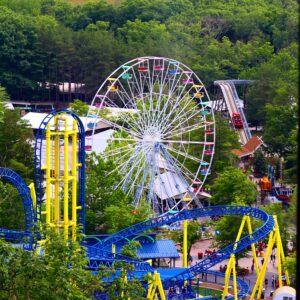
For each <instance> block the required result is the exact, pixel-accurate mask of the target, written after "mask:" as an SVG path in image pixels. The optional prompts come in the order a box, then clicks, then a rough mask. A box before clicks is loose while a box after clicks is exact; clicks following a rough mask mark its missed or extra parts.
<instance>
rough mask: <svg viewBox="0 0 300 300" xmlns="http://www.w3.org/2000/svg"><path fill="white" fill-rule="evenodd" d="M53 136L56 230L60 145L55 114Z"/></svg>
mask: <svg viewBox="0 0 300 300" xmlns="http://www.w3.org/2000/svg"><path fill="white" fill-rule="evenodd" d="M54 126H55V133H56V134H55V136H54V153H55V154H54V224H55V226H56V229H57V230H58V225H59V221H60V211H59V210H60V208H59V207H60V203H59V178H60V164H59V162H60V151H59V150H60V149H59V147H60V145H59V128H58V126H59V124H58V118H57V116H54Z"/></svg>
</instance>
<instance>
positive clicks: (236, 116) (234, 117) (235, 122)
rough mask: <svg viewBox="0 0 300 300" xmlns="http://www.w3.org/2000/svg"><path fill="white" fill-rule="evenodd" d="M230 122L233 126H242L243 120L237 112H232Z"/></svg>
mask: <svg viewBox="0 0 300 300" xmlns="http://www.w3.org/2000/svg"><path fill="white" fill-rule="evenodd" d="M231 120H232V124H233V126H234V127H235V128H243V122H242V120H241V115H240V114H239V113H232V118H231Z"/></svg>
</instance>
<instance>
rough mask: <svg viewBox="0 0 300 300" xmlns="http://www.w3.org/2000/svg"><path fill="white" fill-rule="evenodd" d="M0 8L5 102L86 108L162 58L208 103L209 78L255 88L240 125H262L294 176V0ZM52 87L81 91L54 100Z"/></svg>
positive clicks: (10, 2) (3, 2) (3, 3)
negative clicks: (115, 77)
mask: <svg viewBox="0 0 300 300" xmlns="http://www.w3.org/2000/svg"><path fill="white" fill-rule="evenodd" d="M77 3H81V5H78V4H77ZM0 8H1V9H0V41H1V42H0V85H1V86H2V87H4V88H5V89H6V91H7V93H8V95H9V97H10V99H11V100H19V101H20V100H21V101H35V102H38V101H47V102H53V103H55V106H56V107H57V108H59V107H66V106H67V105H68V103H69V102H71V101H73V100H74V99H75V98H76V99H81V100H83V101H85V102H87V103H89V102H90V101H91V100H92V98H93V96H94V94H95V92H96V90H97V89H98V87H99V86H100V84H101V83H102V82H103V80H104V79H105V78H106V77H107V76H108V75H109V74H110V73H111V72H112V71H113V70H114V69H115V68H117V67H118V66H119V65H121V64H124V63H125V62H126V61H128V60H130V59H133V58H136V57H139V56H147V55H148V56H164V57H170V58H174V59H176V60H178V61H181V62H183V63H184V64H186V65H188V66H189V67H190V68H191V69H192V70H193V71H194V72H195V73H196V74H197V75H198V76H199V78H200V79H201V80H202V81H203V83H204V84H205V86H206V88H207V89H208V91H209V93H210V96H211V98H212V97H213V93H214V84H213V82H214V81H215V80H222V79H251V80H254V83H253V84H251V85H250V86H248V87H247V93H246V96H247V111H246V115H247V120H248V122H249V123H250V124H251V125H253V126H257V125H262V126H263V128H264V131H263V140H264V142H265V143H266V144H267V145H268V151H269V152H270V153H277V154H279V155H280V156H284V157H289V159H290V162H288V168H289V169H292V170H293V165H294V163H295V162H296V156H295V154H296V144H297V131H296V126H297V111H298V82H299V81H298V80H299V76H298V60H297V58H298V57H299V56H298V44H299V41H298V25H299V24H298V3H297V1H296V0H264V1H263V0H256V1H253V0H252V1H250V0H227V1H217V0H210V1H206V0H203V1H196V0H151V1H150V0H124V1H110V2H106V1H104V0H101V1H62V0H27V1H23V0H0ZM61 83H67V84H71V83H79V84H84V89H80V88H79V89H78V90H77V91H76V90H75V92H73V93H71V92H68V93H67V92H65V93H60V92H59V88H58V86H59V84H61ZM292 174H295V173H294V171H292V173H291V175H292ZM294 177H295V176H294ZM293 180H294V181H295V178H294V179H293Z"/></svg>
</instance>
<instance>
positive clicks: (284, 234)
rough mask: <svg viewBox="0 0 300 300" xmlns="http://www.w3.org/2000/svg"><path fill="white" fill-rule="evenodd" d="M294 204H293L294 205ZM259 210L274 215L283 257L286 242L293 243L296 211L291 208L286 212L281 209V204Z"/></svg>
mask: <svg viewBox="0 0 300 300" xmlns="http://www.w3.org/2000/svg"><path fill="white" fill-rule="evenodd" d="M295 204H296V202H294V205H295ZM260 209H262V210H264V211H265V212H267V213H268V214H269V215H276V216H277V221H278V226H279V230H280V236H281V240H282V246H283V250H284V253H285V255H287V254H288V249H287V244H288V241H290V240H294V241H295V228H294V226H295V224H296V223H294V222H295V219H296V214H295V212H296V210H295V209H294V208H293V207H292V209H291V211H290V212H289V209H288V210H287V211H285V210H283V209H282V204H280V203H274V204H270V205H264V206H260Z"/></svg>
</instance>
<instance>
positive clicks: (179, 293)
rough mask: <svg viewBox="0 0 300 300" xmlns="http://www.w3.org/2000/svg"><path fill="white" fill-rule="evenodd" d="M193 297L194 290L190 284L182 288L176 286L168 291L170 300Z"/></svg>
mask: <svg viewBox="0 0 300 300" xmlns="http://www.w3.org/2000/svg"><path fill="white" fill-rule="evenodd" d="M191 296H192V297H193V295H192V288H191V286H190V284H187V285H183V286H182V287H180V286H179V285H175V286H174V287H170V288H169V290H168V297H167V299H168V300H185V299H190V297H191Z"/></svg>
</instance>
